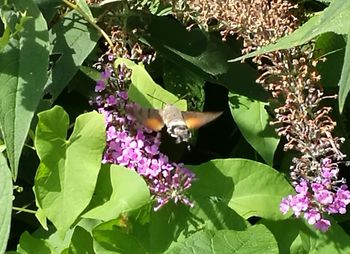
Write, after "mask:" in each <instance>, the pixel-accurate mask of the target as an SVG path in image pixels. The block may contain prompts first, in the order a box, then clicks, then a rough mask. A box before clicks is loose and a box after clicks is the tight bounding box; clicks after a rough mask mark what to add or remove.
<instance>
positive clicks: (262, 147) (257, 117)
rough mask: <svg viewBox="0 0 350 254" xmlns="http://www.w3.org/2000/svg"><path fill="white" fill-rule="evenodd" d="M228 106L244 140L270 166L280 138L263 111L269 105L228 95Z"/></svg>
mask: <svg viewBox="0 0 350 254" xmlns="http://www.w3.org/2000/svg"><path fill="white" fill-rule="evenodd" d="M229 105H230V109H231V114H232V116H233V119H234V120H235V122H236V124H237V126H238V128H239V130H240V131H241V133H242V135H243V136H244V138H245V139H246V140H247V141H248V143H249V144H250V145H251V146H252V147H253V148H254V149H255V150H256V151H257V152H258V153H259V155H260V156H261V157H262V158H263V159H264V160H265V161H266V162H267V163H268V164H269V165H272V164H273V157H274V154H275V151H276V148H277V146H278V143H279V141H280V137H279V136H278V135H277V134H276V131H275V130H274V128H273V127H271V126H270V124H269V114H268V113H267V111H266V110H265V106H268V105H269V104H268V103H264V102H261V101H255V100H252V99H249V98H247V97H244V96H239V95H237V94H233V93H229Z"/></svg>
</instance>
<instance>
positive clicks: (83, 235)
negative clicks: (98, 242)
mask: <svg viewBox="0 0 350 254" xmlns="http://www.w3.org/2000/svg"><path fill="white" fill-rule="evenodd" d="M92 243H93V240H92V236H91V235H90V233H89V232H88V231H87V230H85V229H84V228H82V227H79V226H77V227H75V229H74V233H73V235H72V240H71V243H70V245H69V250H68V253H69V254H72V253H77V254H80V253H85V254H88V253H91V254H93V253H95V252H94V249H93V244H92Z"/></svg>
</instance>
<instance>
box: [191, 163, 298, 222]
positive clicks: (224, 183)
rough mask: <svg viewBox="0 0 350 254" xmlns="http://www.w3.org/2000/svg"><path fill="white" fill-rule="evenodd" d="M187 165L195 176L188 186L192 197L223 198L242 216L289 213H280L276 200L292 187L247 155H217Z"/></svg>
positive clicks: (272, 216) (274, 216)
mask: <svg viewBox="0 0 350 254" xmlns="http://www.w3.org/2000/svg"><path fill="white" fill-rule="evenodd" d="M188 167H189V168H190V169H192V170H193V171H194V172H195V174H196V177H197V178H198V180H197V181H195V182H194V183H193V185H192V187H191V190H190V193H191V194H192V195H193V196H194V199H196V198H197V197H203V198H204V197H208V198H214V199H217V200H220V201H223V202H224V203H226V204H228V206H229V207H231V208H232V209H233V210H235V211H236V212H237V213H238V214H239V215H240V216H242V217H243V218H249V217H252V216H259V217H262V218H266V219H272V220H280V219H284V218H287V217H288V215H282V214H281V212H280V210H279V204H280V202H281V200H282V198H283V197H285V196H287V195H288V194H291V193H293V188H292V187H291V186H290V185H289V183H288V182H287V180H286V179H285V178H284V176H283V174H281V173H279V172H278V171H276V170H274V169H273V168H271V167H269V166H267V165H265V164H262V163H259V162H255V161H251V160H246V159H217V160H212V161H209V162H207V163H204V164H201V165H198V166H188Z"/></svg>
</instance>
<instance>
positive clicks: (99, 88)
mask: <svg viewBox="0 0 350 254" xmlns="http://www.w3.org/2000/svg"><path fill="white" fill-rule="evenodd" d="M105 88H106V84H105V82H104V81H103V80H99V81H97V83H96V87H95V92H102V91H103V90H105Z"/></svg>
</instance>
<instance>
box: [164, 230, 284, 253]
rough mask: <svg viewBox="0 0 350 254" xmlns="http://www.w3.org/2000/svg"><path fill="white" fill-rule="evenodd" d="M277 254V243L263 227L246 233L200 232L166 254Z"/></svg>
mask: <svg viewBox="0 0 350 254" xmlns="http://www.w3.org/2000/svg"><path fill="white" fill-rule="evenodd" d="M189 252H192V253H278V248H277V243H276V240H275V239H274V237H273V236H272V234H271V232H270V231H269V230H267V229H266V228H265V227H264V226H261V225H256V226H254V227H250V228H249V229H248V230H246V231H242V232H239V231H233V230H219V231H216V232H213V231H210V230H207V231H200V232H197V233H195V234H193V235H191V236H190V237H189V238H187V239H186V240H185V241H184V242H179V243H177V244H175V245H174V246H173V248H171V249H169V251H168V252H166V253H189Z"/></svg>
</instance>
